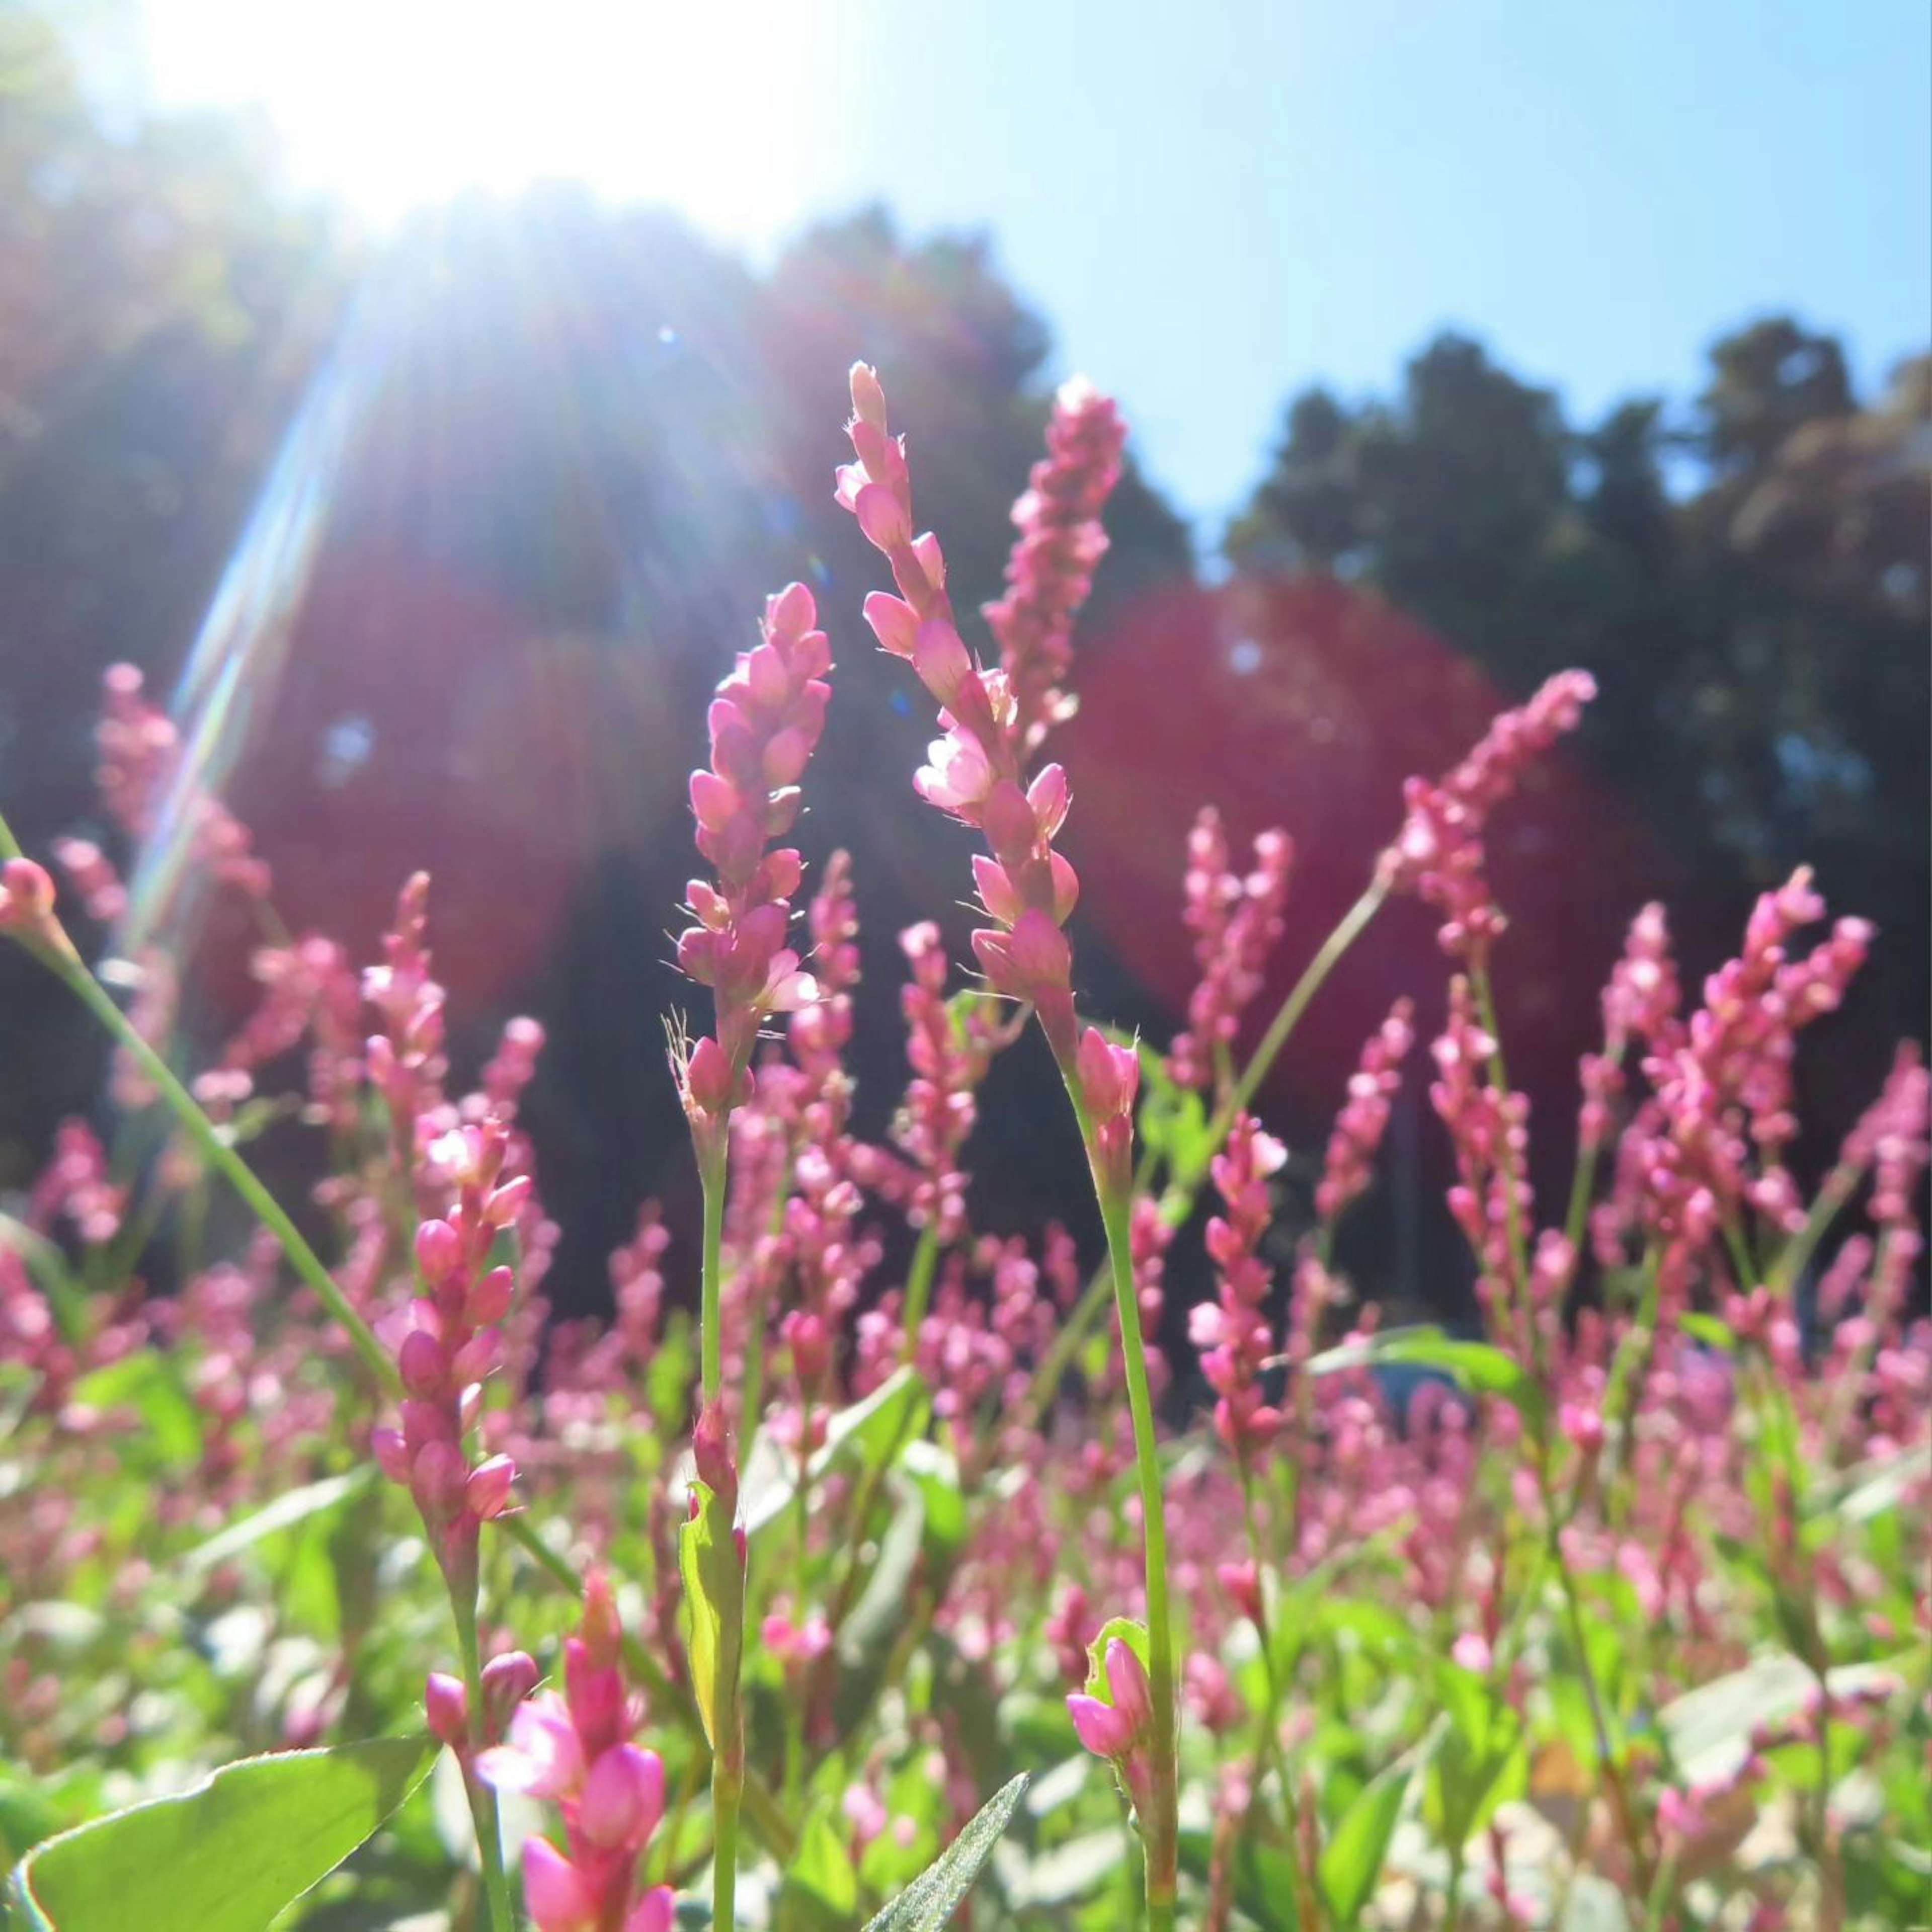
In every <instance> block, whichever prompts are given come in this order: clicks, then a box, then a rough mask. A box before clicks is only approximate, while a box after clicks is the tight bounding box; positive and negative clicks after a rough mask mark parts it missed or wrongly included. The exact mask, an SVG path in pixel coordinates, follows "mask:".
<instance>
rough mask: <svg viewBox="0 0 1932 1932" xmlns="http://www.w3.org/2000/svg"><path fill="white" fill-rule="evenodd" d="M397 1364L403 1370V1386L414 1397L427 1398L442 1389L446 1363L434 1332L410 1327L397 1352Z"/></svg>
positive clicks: (446, 1370)
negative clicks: (428, 1332)
mask: <svg viewBox="0 0 1932 1932" xmlns="http://www.w3.org/2000/svg"><path fill="white" fill-rule="evenodd" d="M396 1366H397V1367H398V1368H399V1369H400V1370H401V1371H402V1375H403V1386H404V1388H406V1389H407V1390H408V1391H409V1392H410V1394H412V1395H413V1396H420V1397H425V1398H427V1397H431V1396H434V1395H435V1394H437V1392H438V1391H440V1389H441V1388H442V1387H443V1378H444V1376H445V1375H446V1373H448V1370H449V1363H448V1362H447V1361H446V1360H445V1359H444V1356H443V1348H442V1345H441V1344H440V1343H438V1341H437V1339H436V1337H434V1335H426V1334H424V1333H423V1331H422V1330H421V1329H420V1328H413V1329H411V1330H410V1332H409V1334H407V1335H405V1336H404V1337H403V1346H401V1348H400V1349H398V1350H397V1352H396Z"/></svg>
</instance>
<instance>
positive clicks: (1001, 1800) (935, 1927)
mask: <svg viewBox="0 0 1932 1932" xmlns="http://www.w3.org/2000/svg"><path fill="white" fill-rule="evenodd" d="M1027 1784H1028V1778H1027V1776H1026V1774H1025V1772H1022V1773H1021V1774H1020V1775H1019V1777H1018V1778H1015V1779H1014V1780H1013V1781H1012V1782H1011V1783H1010V1784H1005V1785H1003V1786H1001V1788H1000V1789H999V1790H998V1791H996V1792H995V1793H994V1794H993V1796H992V1797H991V1798H989V1799H988V1800H987V1801H986V1804H985V1805H983V1806H982V1807H981V1808H980V1810H979V1811H977V1812H976V1813H975V1814H974V1817H973V1819H972V1821H971V1823H969V1824H968V1826H967V1827H966V1829H965V1830H964V1831H963V1832H961V1833H960V1834H959V1837H958V1838H955V1839H954V1840H953V1842H952V1843H951V1844H950V1845H949V1846H947V1848H946V1849H945V1850H944V1852H941V1854H940V1855H939V1856H938V1858H937V1859H935V1861H934V1862H933V1863H932V1864H929V1865H928V1866H927V1867H926V1870H924V1871H922V1872H921V1873H919V1876H918V1877H916V1879H913V1882H912V1883H911V1884H910V1885H908V1886H907V1888H905V1890H904V1891H902V1892H901V1893H900V1894H899V1895H898V1897H896V1898H895V1899H894V1900H892V1903H891V1904H889V1906H886V1909H884V1911H883V1912H880V1914H879V1915H878V1916H877V1918H874V1919H873V1920H871V1922H870V1923H869V1924H868V1925H867V1926H866V1927H865V1932H940V1927H941V1926H943V1925H944V1924H946V1922H947V1920H948V1919H950V1918H951V1917H952V1916H953V1913H954V1912H956V1911H958V1909H959V1906H960V1904H961V1903H962V1901H963V1900H965V1896H966V1894H967V1893H968V1892H969V1891H971V1890H972V1888H973V1881H974V1879H976V1878H977V1877H978V1876H980V1867H981V1866H982V1865H983V1864H985V1863H986V1860H987V1859H988V1858H989V1857H990V1856H991V1855H992V1849H993V1847H994V1846H995V1844H997V1843H998V1842H999V1837H1000V1834H1001V1832H1004V1830H1005V1829H1007V1820H1009V1819H1010V1818H1011V1817H1013V1808H1014V1807H1015V1806H1016V1805H1018V1804H1019V1802H1020V1800H1021V1799H1022V1798H1023V1797H1025V1795H1026V1788H1027Z"/></svg>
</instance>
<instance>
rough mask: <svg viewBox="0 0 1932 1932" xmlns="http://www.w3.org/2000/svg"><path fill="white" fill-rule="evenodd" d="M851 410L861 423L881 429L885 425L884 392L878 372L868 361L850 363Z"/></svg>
mask: <svg viewBox="0 0 1932 1932" xmlns="http://www.w3.org/2000/svg"><path fill="white" fill-rule="evenodd" d="M850 382H851V385H852V413H853V415H854V416H856V417H857V418H858V419H859V421H860V422H862V423H869V424H871V426H872V428H874V429H876V430H881V431H883V429H884V428H885V427H886V392H885V390H884V389H883V387H882V386H880V382H879V377H878V372H877V371H876V370H875V369H874V368H873V367H872V366H871V364H870V363H868V362H855V363H853V365H852V371H851V375H850Z"/></svg>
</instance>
